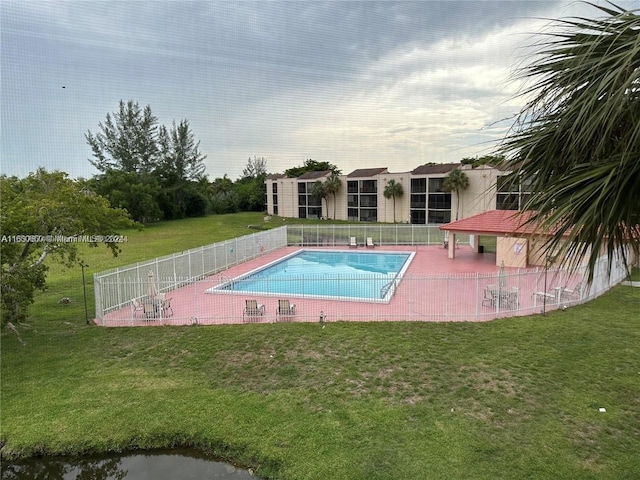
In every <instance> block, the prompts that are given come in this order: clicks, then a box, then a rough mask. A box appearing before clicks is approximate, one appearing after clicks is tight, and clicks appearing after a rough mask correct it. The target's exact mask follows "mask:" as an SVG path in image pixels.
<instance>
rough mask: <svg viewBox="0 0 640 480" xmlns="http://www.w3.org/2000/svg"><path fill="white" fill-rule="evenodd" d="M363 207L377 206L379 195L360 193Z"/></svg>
mask: <svg viewBox="0 0 640 480" xmlns="http://www.w3.org/2000/svg"><path fill="white" fill-rule="evenodd" d="M360 206H361V207H377V206H378V196H377V195H360Z"/></svg>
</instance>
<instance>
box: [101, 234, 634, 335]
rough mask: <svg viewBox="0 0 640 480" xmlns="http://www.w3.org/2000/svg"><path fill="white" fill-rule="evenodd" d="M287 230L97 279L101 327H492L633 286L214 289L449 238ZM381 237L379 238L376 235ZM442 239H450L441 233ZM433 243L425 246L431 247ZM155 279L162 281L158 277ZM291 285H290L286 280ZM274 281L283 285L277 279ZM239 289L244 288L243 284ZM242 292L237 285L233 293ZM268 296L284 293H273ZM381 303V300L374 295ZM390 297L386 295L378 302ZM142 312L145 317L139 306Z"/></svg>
mask: <svg viewBox="0 0 640 480" xmlns="http://www.w3.org/2000/svg"><path fill="white" fill-rule="evenodd" d="M384 227H385V226H382V227H381V226H369V225H367V226H363V227H360V226H357V227H355V226H348V225H345V226H341V225H340V226H338V225H335V226H334V225H327V226H324V225H321V226H313V227H306V226H305V227H300V226H293V227H292V226H286V227H281V228H277V229H274V230H268V231H264V232H260V233H255V234H252V235H248V236H245V237H241V238H238V239H234V240H229V241H226V242H220V243H217V244H214V245H210V246H207V247H202V248H199V249H194V250H189V251H186V252H183V253H181V254H175V255H171V256H167V257H162V258H158V259H154V260H152V261H149V262H144V263H138V264H136V265H132V266H129V267H124V268H120V269H115V270H113V271H110V272H104V273H101V274H96V275H94V286H95V290H96V292H95V293H96V318H97V321H98V323H99V324H101V325H105V326H119V325H120V326H124V325H143V324H165V325H166V324H173V325H184V324H194V323H199V324H226V323H240V322H274V321H303V322H304V321H306V322H313V321H316V322H317V321H319V319H320V316H321V315H322V316H324V318H325V319H326V320H327V321H339V320H343V321H371V320H374V321H402V320H415V321H445V320H446V321H483V320H490V319H493V318H499V317H505V316H514V315H528V314H533V313H542V312H544V311H549V310H553V309H557V308H560V307H564V306H571V305H575V304H578V303H582V302H584V301H587V300H590V299H593V298H595V297H597V296H599V295H601V294H602V293H603V292H605V291H607V290H608V289H610V288H611V286H613V285H615V284H617V283H619V282H620V281H622V280H624V278H625V277H626V274H627V272H626V270H625V269H624V267H623V266H622V265H621V262H618V261H614V262H613V265H612V269H611V272H609V271H608V268H607V266H608V262H607V259H606V257H603V258H601V259H600V260H599V262H598V265H597V268H596V272H595V276H594V280H593V282H591V284H588V285H587V282H586V279H585V278H584V274H585V272H584V269H582V270H580V271H575V272H568V271H565V270H561V269H549V270H545V269H543V268H533V269H521V270H518V271H515V272H514V271H511V272H510V273H506V274H505V275H502V276H499V275H498V274H497V273H464V274H445V275H433V274H431V275H417V274H405V275H404V277H403V278H402V280H401V281H400V282H398V283H397V284H394V288H393V289H391V292H387V291H385V292H384V293H385V295H386V298H377V299H375V300H376V301H360V300H353V299H348V298H339V297H346V296H347V295H346V289H348V288H349V285H350V284H353V283H354V282H362V281H364V280H365V279H364V278H361V277H358V276H353V277H348V278H347V277H344V276H342V277H340V278H339V279H334V278H322V279H321V278H312V277H303V278H299V279H296V281H297V282H299V283H305V282H306V283H307V284H309V285H313V287H314V290H315V289H316V288H321V285H320V284H321V283H322V282H332V283H333V284H335V285H333V286H334V287H335V286H336V285H337V286H338V287H340V285H342V288H344V289H345V290H344V291H345V295H341V294H340V291H338V293H337V294H335V293H334V294H333V296H334V297H338V300H332V301H328V300H327V299H323V298H318V297H316V296H314V295H313V293H311V292H309V293H308V294H307V293H305V294H303V295H301V296H297V295H285V296H284V297H283V296H282V295H281V294H278V293H255V294H253V293H247V292H237V291H235V290H234V289H233V288H231V289H227V290H226V291H222V292H217V293H208V292H211V291H212V289H213V288H214V287H219V286H220V285H225V284H226V285H229V282H230V280H231V279H230V278H229V277H228V276H227V275H225V271H226V270H227V269H228V268H230V267H232V266H235V265H238V264H240V263H243V262H245V261H247V260H251V259H254V258H257V257H260V256H262V255H267V254H268V253H269V252H273V251H275V250H278V249H280V248H283V247H286V246H288V245H301V246H317V245H334V246H336V245H337V246H345V245H346V244H347V243H348V239H349V238H350V237H352V236H356V237H357V239H358V241H359V242H360V241H361V240H362V241H364V239H365V238H366V237H373V238H374V241H375V242H376V243H377V244H387V245H389V244H394V243H392V241H393V240H394V239H395V240H396V241H397V242H398V244H400V245H402V244H403V243H402V242H407V243H406V244H409V245H416V244H417V243H416V242H418V241H420V242H421V243H420V244H421V245H422V244H424V243H426V242H429V243H439V242H441V241H442V238H443V237H442V235H441V234H440V235H438V232H435V231H434V228H433V227H424V226H423V227H422V228H420V227H417V226H407V227H405V226H398V227H396V226H387V227H388V228H384ZM374 232H375V233H374ZM440 233H441V232H440ZM423 242H424V243H423ZM149 271H151V272H153V276H152V277H149ZM287 281H291V279H289V280H287ZM274 282H276V281H275V280H274ZM234 283H235V284H236V285H235V286H236V287H239V286H241V285H240V283H241V281H239V282H238V281H234ZM232 286H233V285H232ZM272 287H273V288H267V290H268V291H269V292H277V291H279V288H278V287H277V285H276V284H273V286H272ZM153 291H158V292H160V293H164V294H165V297H166V298H167V301H168V302H169V303H167V304H158V305H150V306H148V307H149V308H150V309H151V310H150V311H149V310H146V311H145V306H144V300H145V298H147V299H148V298H150V297H152V296H153V295H151V293H152V292H153ZM373 296H374V297H375V296H376V294H375V293H374V294H373ZM379 297H384V295H381V294H380V295H379ZM249 298H251V299H256V300H257V302H258V304H259V305H263V306H264V309H263V310H261V311H262V314H261V315H251V314H247V312H246V303H245V302H246V300H247V299H249ZM280 298H287V299H289V300H290V301H291V303H293V304H295V305H296V307H295V314H294V315H286V316H283V315H280V314H279V312H278V300H279V299H280ZM134 299H137V300H139V301H140V303H141V304H142V306H141V307H140V310H136V309H135V307H134V304H133V302H132V300H134Z"/></svg>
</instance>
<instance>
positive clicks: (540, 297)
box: [531, 287, 562, 307]
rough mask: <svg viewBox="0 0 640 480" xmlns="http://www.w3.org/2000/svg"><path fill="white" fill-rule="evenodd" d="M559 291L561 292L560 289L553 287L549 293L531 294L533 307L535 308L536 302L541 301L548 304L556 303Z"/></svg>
mask: <svg viewBox="0 0 640 480" xmlns="http://www.w3.org/2000/svg"><path fill="white" fill-rule="evenodd" d="M561 290H562V287H554V288H553V289H552V291H550V292H543V291H538V292H533V294H532V295H531V296H532V297H533V306H534V307H537V306H538V301H542V302H544V303H550V302H553V303H558V300H559V294H560V291H561Z"/></svg>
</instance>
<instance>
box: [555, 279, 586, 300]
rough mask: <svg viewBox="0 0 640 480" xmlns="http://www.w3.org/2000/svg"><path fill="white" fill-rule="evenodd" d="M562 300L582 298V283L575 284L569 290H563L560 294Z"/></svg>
mask: <svg viewBox="0 0 640 480" xmlns="http://www.w3.org/2000/svg"><path fill="white" fill-rule="evenodd" d="M560 295H561V296H562V298H564V299H567V300H571V299H572V298H577V299H578V300H579V299H581V298H582V281H580V282H578V283H576V286H575V287H573V289H571V288H563V289H562V292H561V294H560Z"/></svg>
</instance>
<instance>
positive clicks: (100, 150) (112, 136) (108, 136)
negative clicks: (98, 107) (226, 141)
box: [85, 100, 208, 220]
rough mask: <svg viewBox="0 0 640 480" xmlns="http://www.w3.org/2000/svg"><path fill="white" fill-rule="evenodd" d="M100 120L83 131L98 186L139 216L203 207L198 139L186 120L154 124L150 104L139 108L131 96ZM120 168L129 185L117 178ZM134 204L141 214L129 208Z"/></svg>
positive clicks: (195, 211) (197, 211) (180, 214)
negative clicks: (94, 130) (93, 130)
mask: <svg viewBox="0 0 640 480" xmlns="http://www.w3.org/2000/svg"><path fill="white" fill-rule="evenodd" d="M99 125H100V132H99V133H97V134H95V135H94V134H92V133H91V131H89V132H88V133H87V134H85V138H86V140H87V143H88V144H89V146H90V147H91V150H92V151H93V156H94V159H93V160H89V162H91V164H92V165H94V166H95V167H96V168H97V169H98V170H99V171H100V172H102V175H100V176H98V177H97V178H96V179H95V180H96V183H95V188H96V190H97V191H100V192H103V193H104V194H106V195H108V196H109V197H110V199H111V200H115V199H117V201H116V203H117V204H120V205H122V207H123V208H127V210H128V211H129V212H131V213H132V214H133V215H134V218H136V219H139V220H141V219H142V218H146V219H149V218H152V219H156V220H157V219H159V218H166V219H173V218H184V217H186V216H193V215H203V214H205V213H206V210H207V208H208V199H207V198H206V196H204V195H203V194H202V193H200V192H199V189H198V185H197V182H198V179H199V178H200V176H201V175H202V174H203V173H204V170H205V165H204V160H205V159H206V156H205V155H203V154H202V153H201V152H200V150H199V147H200V142H196V140H195V137H194V135H193V132H192V131H191V128H190V127H189V122H188V120H186V119H185V120H182V121H181V122H180V123H179V124H177V125H176V122H175V121H174V122H173V124H172V126H171V128H169V129H167V127H165V126H164V125H158V120H157V118H156V117H155V116H154V115H153V113H152V112H151V107H150V106H148V105H147V106H146V107H145V108H144V109H141V108H140V107H139V105H138V103H137V102H134V101H133V100H129V101H128V102H127V103H126V104H125V103H124V102H123V101H122V100H121V101H120V104H119V110H118V112H116V113H114V114H107V117H106V120H105V122H104V123H100V124H99ZM122 174H124V175H125V176H126V180H127V182H129V185H122V184H121V183H120V181H121V180H122V179H123V175H122ZM114 180H118V184H119V188H118V189H117V191H112V190H111V187H112V185H109V183H113V181H114ZM101 182H104V183H106V184H105V185H100V183H101ZM125 192H126V193H125ZM151 196H153V198H151ZM158 209H160V210H161V213H160V214H157V213H156V211H157V210H158ZM135 210H142V211H143V212H146V214H144V215H139V214H134V211H135Z"/></svg>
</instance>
